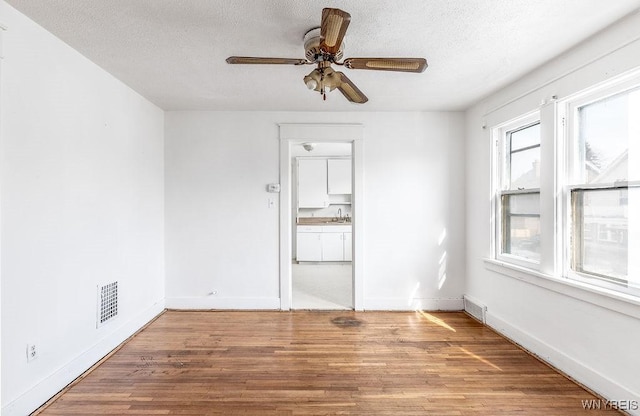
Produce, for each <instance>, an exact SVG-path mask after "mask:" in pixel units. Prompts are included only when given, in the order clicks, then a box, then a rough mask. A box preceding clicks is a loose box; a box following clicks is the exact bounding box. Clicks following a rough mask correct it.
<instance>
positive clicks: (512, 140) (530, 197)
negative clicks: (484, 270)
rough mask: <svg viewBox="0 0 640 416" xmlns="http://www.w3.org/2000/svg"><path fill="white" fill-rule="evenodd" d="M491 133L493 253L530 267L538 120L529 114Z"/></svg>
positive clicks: (536, 222) (536, 218)
mask: <svg viewBox="0 0 640 416" xmlns="http://www.w3.org/2000/svg"><path fill="white" fill-rule="evenodd" d="M494 134H495V136H496V143H497V145H498V149H499V151H498V157H497V158H496V159H497V162H498V164H499V174H498V176H499V179H498V184H497V185H498V186H497V189H498V190H497V195H496V201H497V204H498V206H497V209H496V211H497V212H498V213H499V215H498V218H499V221H498V227H497V230H496V233H497V236H496V237H497V238H496V240H497V245H496V251H497V253H496V254H497V257H500V258H502V259H503V260H507V261H510V262H515V263H520V264H521V265H522V264H524V265H527V266H531V265H532V264H535V263H537V262H539V261H540V121H539V120H538V119H537V115H532V116H529V117H527V118H525V119H521V120H518V121H515V122H511V123H509V124H506V125H504V126H502V127H500V128H498V129H496V130H494ZM522 262H524V263H522Z"/></svg>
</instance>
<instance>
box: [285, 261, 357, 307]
mask: <svg viewBox="0 0 640 416" xmlns="http://www.w3.org/2000/svg"><path fill="white" fill-rule="evenodd" d="M292 279H293V282H292V283H293V302H292V309H323V310H336V309H352V308H353V296H352V290H353V289H352V283H351V282H352V278H351V263H348V264H295V263H294V264H293V268H292Z"/></svg>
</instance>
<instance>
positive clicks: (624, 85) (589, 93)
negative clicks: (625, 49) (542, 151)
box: [556, 74, 640, 297]
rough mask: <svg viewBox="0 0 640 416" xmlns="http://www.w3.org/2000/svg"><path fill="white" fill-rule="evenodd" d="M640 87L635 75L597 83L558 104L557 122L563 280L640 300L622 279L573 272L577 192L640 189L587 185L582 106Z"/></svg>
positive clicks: (635, 183) (638, 290)
mask: <svg viewBox="0 0 640 416" xmlns="http://www.w3.org/2000/svg"><path fill="white" fill-rule="evenodd" d="M639 87H640V76H638V74H636V75H635V76H632V77H625V78H622V79H613V80H609V81H606V82H604V83H601V84H597V85H594V86H592V87H591V88H588V89H586V90H584V91H582V92H579V93H577V94H574V95H571V96H569V97H567V98H565V99H563V100H562V101H561V102H559V103H558V107H557V122H558V128H557V132H558V140H557V143H558V146H560V148H559V149H558V155H560V156H561V157H558V158H557V160H556V163H557V164H558V165H559V167H560V169H559V170H558V172H560V174H559V175H558V177H557V178H556V182H557V187H558V188H557V189H560V190H561V193H560V196H559V201H557V202H558V203H559V204H560V206H561V211H562V215H561V218H558V219H557V221H559V222H560V224H561V229H562V233H561V236H559V238H558V239H559V241H557V242H556V244H558V245H559V247H560V250H561V259H560V261H561V271H562V277H563V278H565V279H567V280H570V281H577V282H581V283H586V284H588V285H592V286H595V287H599V288H603V289H607V290H612V291H615V292H618V293H621V294H627V295H632V296H635V297H640V287H635V285H631V286H630V285H629V282H628V280H627V281H626V283H623V282H620V281H616V280H620V279H619V278H616V277H614V276H603V275H599V274H597V273H588V272H584V271H578V270H574V267H573V266H574V265H575V264H576V261H577V259H575V258H574V256H575V255H576V252H577V249H578V248H577V247H575V246H574V245H572V239H573V238H575V237H576V234H578V233H577V227H576V229H574V224H573V218H574V206H573V194H574V193H575V192H578V191H581V190H584V191H594V190H616V189H631V188H636V187H640V180H629V181H617V182H609V183H587V182H584V178H582V168H583V166H582V165H583V161H582V160H581V158H580V157H579V154H580V146H579V135H580V131H579V116H578V110H579V109H580V108H581V107H585V106H587V105H590V104H593V103H597V102H599V101H602V100H605V99H607V98H611V97H613V96H616V95H619V94H623V93H625V92H627V91H631V90H633V89H637V88H639Z"/></svg>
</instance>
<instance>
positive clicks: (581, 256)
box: [566, 81, 640, 293]
mask: <svg viewBox="0 0 640 416" xmlns="http://www.w3.org/2000/svg"><path fill="white" fill-rule="evenodd" d="M636 82H637V81H636ZM567 108H568V110H569V111H568V112H567V119H568V127H569V131H570V134H569V135H568V136H567V137H568V143H567V145H568V146H567V147H568V150H569V152H568V154H569V161H568V162H569V166H568V175H567V178H566V179H567V182H568V183H567V192H566V198H567V201H566V204H567V207H568V210H569V213H568V218H567V221H566V223H567V225H566V234H567V238H566V241H567V243H568V247H567V250H566V252H567V257H568V258H567V259H566V263H567V265H568V270H567V277H570V278H573V279H578V280H583V281H588V282H589V283H592V284H596V285H599V286H605V287H607V288H611V289H614V290H618V291H623V292H631V293H634V292H636V291H637V290H638V289H640V277H639V275H640V260H638V259H636V257H638V255H639V254H640V117H639V115H640V87H638V86H637V84H636V85H635V86H634V85H625V86H618V87H613V88H609V89H607V90H600V91H596V92H594V93H592V94H590V95H589V96H587V97H584V98H582V99H577V100H574V101H570V102H569V103H568V105H567ZM634 253H635V254H636V255H635V256H634V255H633V254H634Z"/></svg>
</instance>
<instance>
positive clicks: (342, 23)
mask: <svg viewBox="0 0 640 416" xmlns="http://www.w3.org/2000/svg"><path fill="white" fill-rule="evenodd" d="M350 22H351V15H350V14H349V13H347V12H345V11H343V10H340V9H329V8H327V9H322V23H321V24H320V48H321V49H322V50H324V51H325V52H327V53H330V54H336V53H338V51H339V50H340V45H342V40H343V39H344V35H345V33H346V32H347V27H349V23H350Z"/></svg>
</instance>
